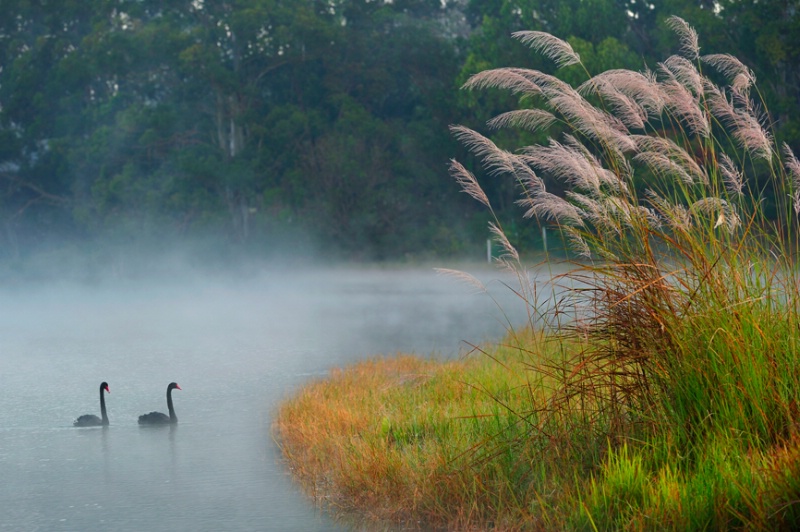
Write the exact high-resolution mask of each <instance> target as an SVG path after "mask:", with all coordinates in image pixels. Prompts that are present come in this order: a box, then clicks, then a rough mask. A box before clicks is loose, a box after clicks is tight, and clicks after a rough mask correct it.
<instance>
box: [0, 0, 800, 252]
mask: <svg viewBox="0 0 800 532" xmlns="http://www.w3.org/2000/svg"><path fill="white" fill-rule="evenodd" d="M673 14H674V15H678V16H681V17H682V18H684V19H686V20H687V21H689V23H691V24H692V25H694V26H695V27H696V28H697V30H698V31H699V32H700V33H701V34H702V35H704V36H705V41H706V46H707V47H708V48H709V49H708V50H704V52H706V51H707V52H708V53H730V54H732V55H735V56H737V57H739V58H740V59H741V60H742V61H743V62H745V63H746V64H747V65H748V66H749V67H750V68H751V69H753V71H754V72H755V74H756V75H757V76H758V78H759V86H760V87H761V88H762V90H764V91H765V94H764V96H765V99H766V100H767V101H768V103H769V105H770V112H771V113H772V114H771V115H770V119H771V120H772V121H773V122H774V127H775V130H776V134H777V135H779V136H780V137H782V138H781V139H780V140H785V141H786V142H789V143H790V144H792V145H794V146H796V145H797V143H798V141H799V140H800V122H798V120H799V118H798V117H799V116H800V115H799V114H798V111H800V109H798V107H800V64H798V63H799V62H800V14H799V13H798V9H797V7H796V6H794V4H793V3H791V2H780V1H770V2H760V1H756V0H750V1H738V0H737V1H733V0H720V1H713V2H709V1H704V0H695V1H690V0H667V1H665V2H659V3H657V5H656V3H650V2H643V1H639V0H568V1H561V0H559V1H556V0H517V1H508V0H491V1H486V0H480V1H478V0H460V1H453V0H450V1H447V2H442V1H441V0H395V1H393V2H386V1H370V0H328V1H322V0H291V1H288V0H226V1H213V2H212V1H208V0H191V1H188V0H168V1H164V0H159V1H154V0H80V1H78V0H65V1H60V2H53V1H48V0H7V1H4V2H3V3H2V4H0V224H2V231H0V260H2V261H15V260H22V259H24V258H25V257H27V256H29V255H31V254H33V253H37V252H41V251H42V250H46V249H50V248H53V247H59V246H66V245H73V244H76V243H78V244H80V245H82V246H87V247H88V248H90V249H91V248H93V246H107V245H119V246H129V245H136V244H137V243H141V242H177V241H181V240H187V241H189V240H192V239H195V238H205V239H208V240H209V241H210V242H213V243H214V244H215V246H216V245H222V246H223V247H222V248H219V249H226V250H235V249H243V250H260V249H267V248H269V247H272V246H275V245H276V243H277V244H278V245H280V246H282V247H281V249H283V250H284V251H285V252H290V251H291V249H292V246H294V245H299V244H300V243H303V242H304V243H306V244H308V245H309V246H312V247H314V248H316V249H319V250H320V251H321V252H323V253H325V254H328V255H331V256H337V255H338V256H341V255H347V256H354V257H357V258H362V259H375V258H378V259H380V258H388V259H397V258H403V257H410V256H414V257H418V256H433V255H442V254H449V255H454V254H468V253H475V254H476V255H477V253H479V252H478V251H474V252H473V251H471V250H478V249H480V242H482V241H484V240H485V238H486V236H487V231H486V225H485V218H484V216H485V215H484V214H483V213H481V212H480V210H479V209H477V208H476V207H475V206H473V205H472V203H471V202H470V201H468V199H467V198H464V197H463V195H460V194H458V193H457V190H458V188H457V186H456V184H454V183H452V182H451V181H450V179H449V177H448V175H447V165H448V160H449V159H450V158H452V157H456V156H461V155H464V154H463V153H462V152H461V151H460V150H461V148H459V147H458V146H457V144H456V143H455V142H454V141H453V139H452V138H451V136H450V133H449V131H448V125H449V124H452V123H468V124H469V123H472V124H480V122H481V121H482V120H485V119H486V118H487V117H488V116H492V115H494V114H497V111H499V110H504V109H507V108H510V106H509V100H508V98H509V96H508V95H505V94H500V93H497V94H494V93H490V94H482V95H481V96H476V95H474V94H471V93H467V92H464V91H460V90H459V86H460V84H461V83H463V82H464V81H465V80H466V79H467V78H468V77H469V76H470V75H472V74H474V73H476V72H479V71H481V70H485V69H486V68H491V67H495V66H507V65H523V66H524V65H528V66H530V67H532V68H534V67H535V68H538V69H550V70H551V71H552V72H554V73H556V74H557V75H559V76H560V77H562V78H563V79H565V80H567V81H576V80H579V78H580V76H581V75H585V74H584V73H581V72H576V71H574V70H571V69H570V68H569V67H567V68H564V69H561V70H558V71H556V70H555V69H553V68H552V67H551V66H550V65H544V64H541V63H540V62H541V60H540V59H538V58H537V56H536V54H531V53H530V50H529V49H528V48H527V47H525V46H524V45H522V44H520V43H519V42H516V41H514V40H512V39H509V35H510V34H511V33H512V32H514V31H518V30H541V31H547V32H550V33H553V34H554V35H557V36H559V37H561V38H563V39H565V40H567V41H569V42H570V43H571V44H572V46H573V47H574V48H575V50H576V51H577V52H578V53H580V54H581V57H582V58H583V59H584V64H586V65H587V67H588V68H589V69H590V70H594V72H592V73H596V72H600V71H603V70H606V69H609V68H617V67H625V68H634V69H635V68H638V66H639V65H643V64H644V62H645V59H652V58H654V57H664V56H665V55H664V53H663V52H664V50H668V49H674V48H675V46H676V43H675V42H674V39H672V37H671V34H670V32H669V30H668V29H667V28H665V27H664V25H663V20H664V19H665V18H666V17H668V16H670V15H673ZM712 48H713V49H712ZM478 98H481V100H478ZM504 134H508V133H504ZM521 134H522V133H521ZM500 140H502V139H500ZM513 187H514V184H513V183H503V182H500V181H497V182H492V181H491V179H489V182H488V183H487V187H486V190H487V192H488V193H489V194H491V195H493V196H494V197H495V199H497V200H498V201H494V204H495V205H498V206H500V209H501V210H502V211H507V213H508V216H509V217H512V215H513V212H512V211H513V210H514V209H515V208H516V207H515V205H514V203H513V200H512V198H513V197H514V190H513ZM504 199H505V201H504ZM500 216H501V217H502V216H504V214H503V212H501V213H500ZM528 229H531V228H528ZM535 234H536V231H532V230H526V228H520V230H519V232H518V238H520V239H523V240H524V239H526V238H535V237H534V236H531V235H535ZM215 249H217V248H215Z"/></svg>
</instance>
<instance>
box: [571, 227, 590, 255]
mask: <svg viewBox="0 0 800 532" xmlns="http://www.w3.org/2000/svg"><path fill="white" fill-rule="evenodd" d="M564 234H565V235H566V236H567V242H568V243H569V246H570V248H571V249H572V251H573V252H574V253H575V254H576V255H577V256H578V257H581V258H583V259H591V258H592V250H591V248H590V247H589V244H588V243H587V242H586V239H585V238H583V236H582V235H581V233H580V232H579V231H578V230H577V229H576V228H574V227H564Z"/></svg>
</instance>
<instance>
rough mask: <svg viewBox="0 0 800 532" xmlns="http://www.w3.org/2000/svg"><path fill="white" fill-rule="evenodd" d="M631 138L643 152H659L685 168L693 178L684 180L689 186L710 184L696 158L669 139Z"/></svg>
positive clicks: (644, 136)
mask: <svg viewBox="0 0 800 532" xmlns="http://www.w3.org/2000/svg"><path fill="white" fill-rule="evenodd" d="M631 138H632V139H633V140H634V141H635V142H636V146H637V148H639V149H640V150H641V151H643V152H657V153H658V154H659V155H664V156H666V157H667V158H669V160H671V161H673V162H674V163H675V164H677V165H678V166H680V167H681V168H683V169H684V170H685V171H686V173H687V174H689V175H690V176H692V178H691V180H688V181H687V180H684V182H686V183H687V184H691V183H693V182H697V183H703V184H706V185H707V184H708V183H709V181H708V175H707V174H706V172H705V170H703V168H702V167H701V166H700V165H699V164H697V161H695V160H694V157H692V155H691V154H690V153H689V152H688V151H686V150H685V149H683V148H681V147H680V146H678V145H677V144H675V142H673V141H672V140H671V139H668V138H667V137H657V136H654V135H632V136H631Z"/></svg>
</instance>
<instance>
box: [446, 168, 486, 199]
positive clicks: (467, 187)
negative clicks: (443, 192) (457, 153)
mask: <svg viewBox="0 0 800 532" xmlns="http://www.w3.org/2000/svg"><path fill="white" fill-rule="evenodd" d="M450 175H451V176H453V178H455V180H456V182H457V183H458V184H459V185H461V190H462V191H464V192H466V193H467V194H469V195H470V196H472V197H473V198H474V199H476V200H478V202H480V203H482V204H483V205H484V206H486V207H487V208H489V209H491V208H492V206H491V204H490V203H489V198H488V197H487V196H486V193H485V192H484V191H483V189H482V188H481V186H480V185H479V184H478V180H477V179H476V178H475V176H474V175H473V174H472V172H470V171H469V170H467V169H466V168H464V166H463V165H462V164H461V163H459V162H458V161H456V160H455V159H451V160H450Z"/></svg>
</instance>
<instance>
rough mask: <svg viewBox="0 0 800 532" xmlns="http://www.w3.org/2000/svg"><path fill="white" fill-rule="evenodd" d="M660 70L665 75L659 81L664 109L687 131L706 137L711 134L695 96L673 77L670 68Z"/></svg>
mask: <svg viewBox="0 0 800 532" xmlns="http://www.w3.org/2000/svg"><path fill="white" fill-rule="evenodd" d="M660 71H661V73H662V74H664V75H666V77H667V79H666V80H664V81H662V82H661V83H660V86H661V90H662V94H664V101H665V104H666V105H665V108H666V110H667V111H668V112H669V113H670V114H672V115H673V116H675V117H676V118H677V119H678V120H679V121H680V122H681V124H682V125H683V127H685V128H686V132H687V133H689V134H690V135H695V136H699V137H702V138H708V137H709V136H710V135H711V126H710V125H709V123H708V120H707V119H706V115H705V113H704V112H703V110H702V109H701V108H699V107H698V105H697V101H696V100H695V97H694V96H693V95H692V93H691V92H689V90H688V89H687V88H686V87H684V86H683V84H682V83H680V82H679V81H678V80H677V79H676V78H675V74H674V73H673V72H672V71H671V70H669V69H667V68H662V69H661V70H660Z"/></svg>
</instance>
